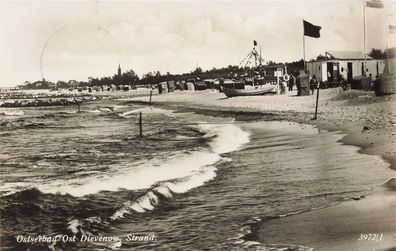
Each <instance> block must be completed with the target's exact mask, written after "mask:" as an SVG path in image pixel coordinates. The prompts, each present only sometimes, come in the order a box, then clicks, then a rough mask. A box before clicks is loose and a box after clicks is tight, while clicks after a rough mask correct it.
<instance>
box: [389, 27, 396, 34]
mask: <svg viewBox="0 0 396 251" xmlns="http://www.w3.org/2000/svg"><path fill="white" fill-rule="evenodd" d="M389 33H391V34H392V33H396V25H389Z"/></svg>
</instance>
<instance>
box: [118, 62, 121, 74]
mask: <svg viewBox="0 0 396 251" xmlns="http://www.w3.org/2000/svg"><path fill="white" fill-rule="evenodd" d="M118 76H119V77H121V66H120V64H118Z"/></svg>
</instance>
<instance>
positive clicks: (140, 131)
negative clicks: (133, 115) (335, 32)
mask: <svg viewBox="0 0 396 251" xmlns="http://www.w3.org/2000/svg"><path fill="white" fill-rule="evenodd" d="M139 136H140V137H143V125H142V112H139Z"/></svg>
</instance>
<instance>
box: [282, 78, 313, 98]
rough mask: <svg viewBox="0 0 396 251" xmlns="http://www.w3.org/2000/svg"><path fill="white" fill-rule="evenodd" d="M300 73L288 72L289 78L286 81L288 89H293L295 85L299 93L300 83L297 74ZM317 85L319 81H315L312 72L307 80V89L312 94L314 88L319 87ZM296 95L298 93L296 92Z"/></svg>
mask: <svg viewBox="0 0 396 251" xmlns="http://www.w3.org/2000/svg"><path fill="white" fill-rule="evenodd" d="M300 75H302V73H300V74H298V75H297V74H296V73H292V74H290V78H289V81H288V83H287V86H288V90H289V91H293V88H294V86H296V87H297V90H298V93H300V89H301V84H300V81H299V79H298V76H300ZM296 76H297V77H296ZM318 85H319V82H318V81H317V79H316V76H315V74H314V75H312V78H311V79H310V81H309V89H310V91H311V92H312V94H314V93H315V89H317V88H319V86H318ZM297 95H299V94H297Z"/></svg>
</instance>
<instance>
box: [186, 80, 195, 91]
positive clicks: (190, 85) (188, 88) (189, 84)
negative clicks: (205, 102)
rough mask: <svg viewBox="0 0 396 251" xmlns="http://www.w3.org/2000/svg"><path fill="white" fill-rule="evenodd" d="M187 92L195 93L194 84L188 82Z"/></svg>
mask: <svg viewBox="0 0 396 251" xmlns="http://www.w3.org/2000/svg"><path fill="white" fill-rule="evenodd" d="M186 90H189V91H195V87H194V84H193V83H191V82H187V83H186Z"/></svg>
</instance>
